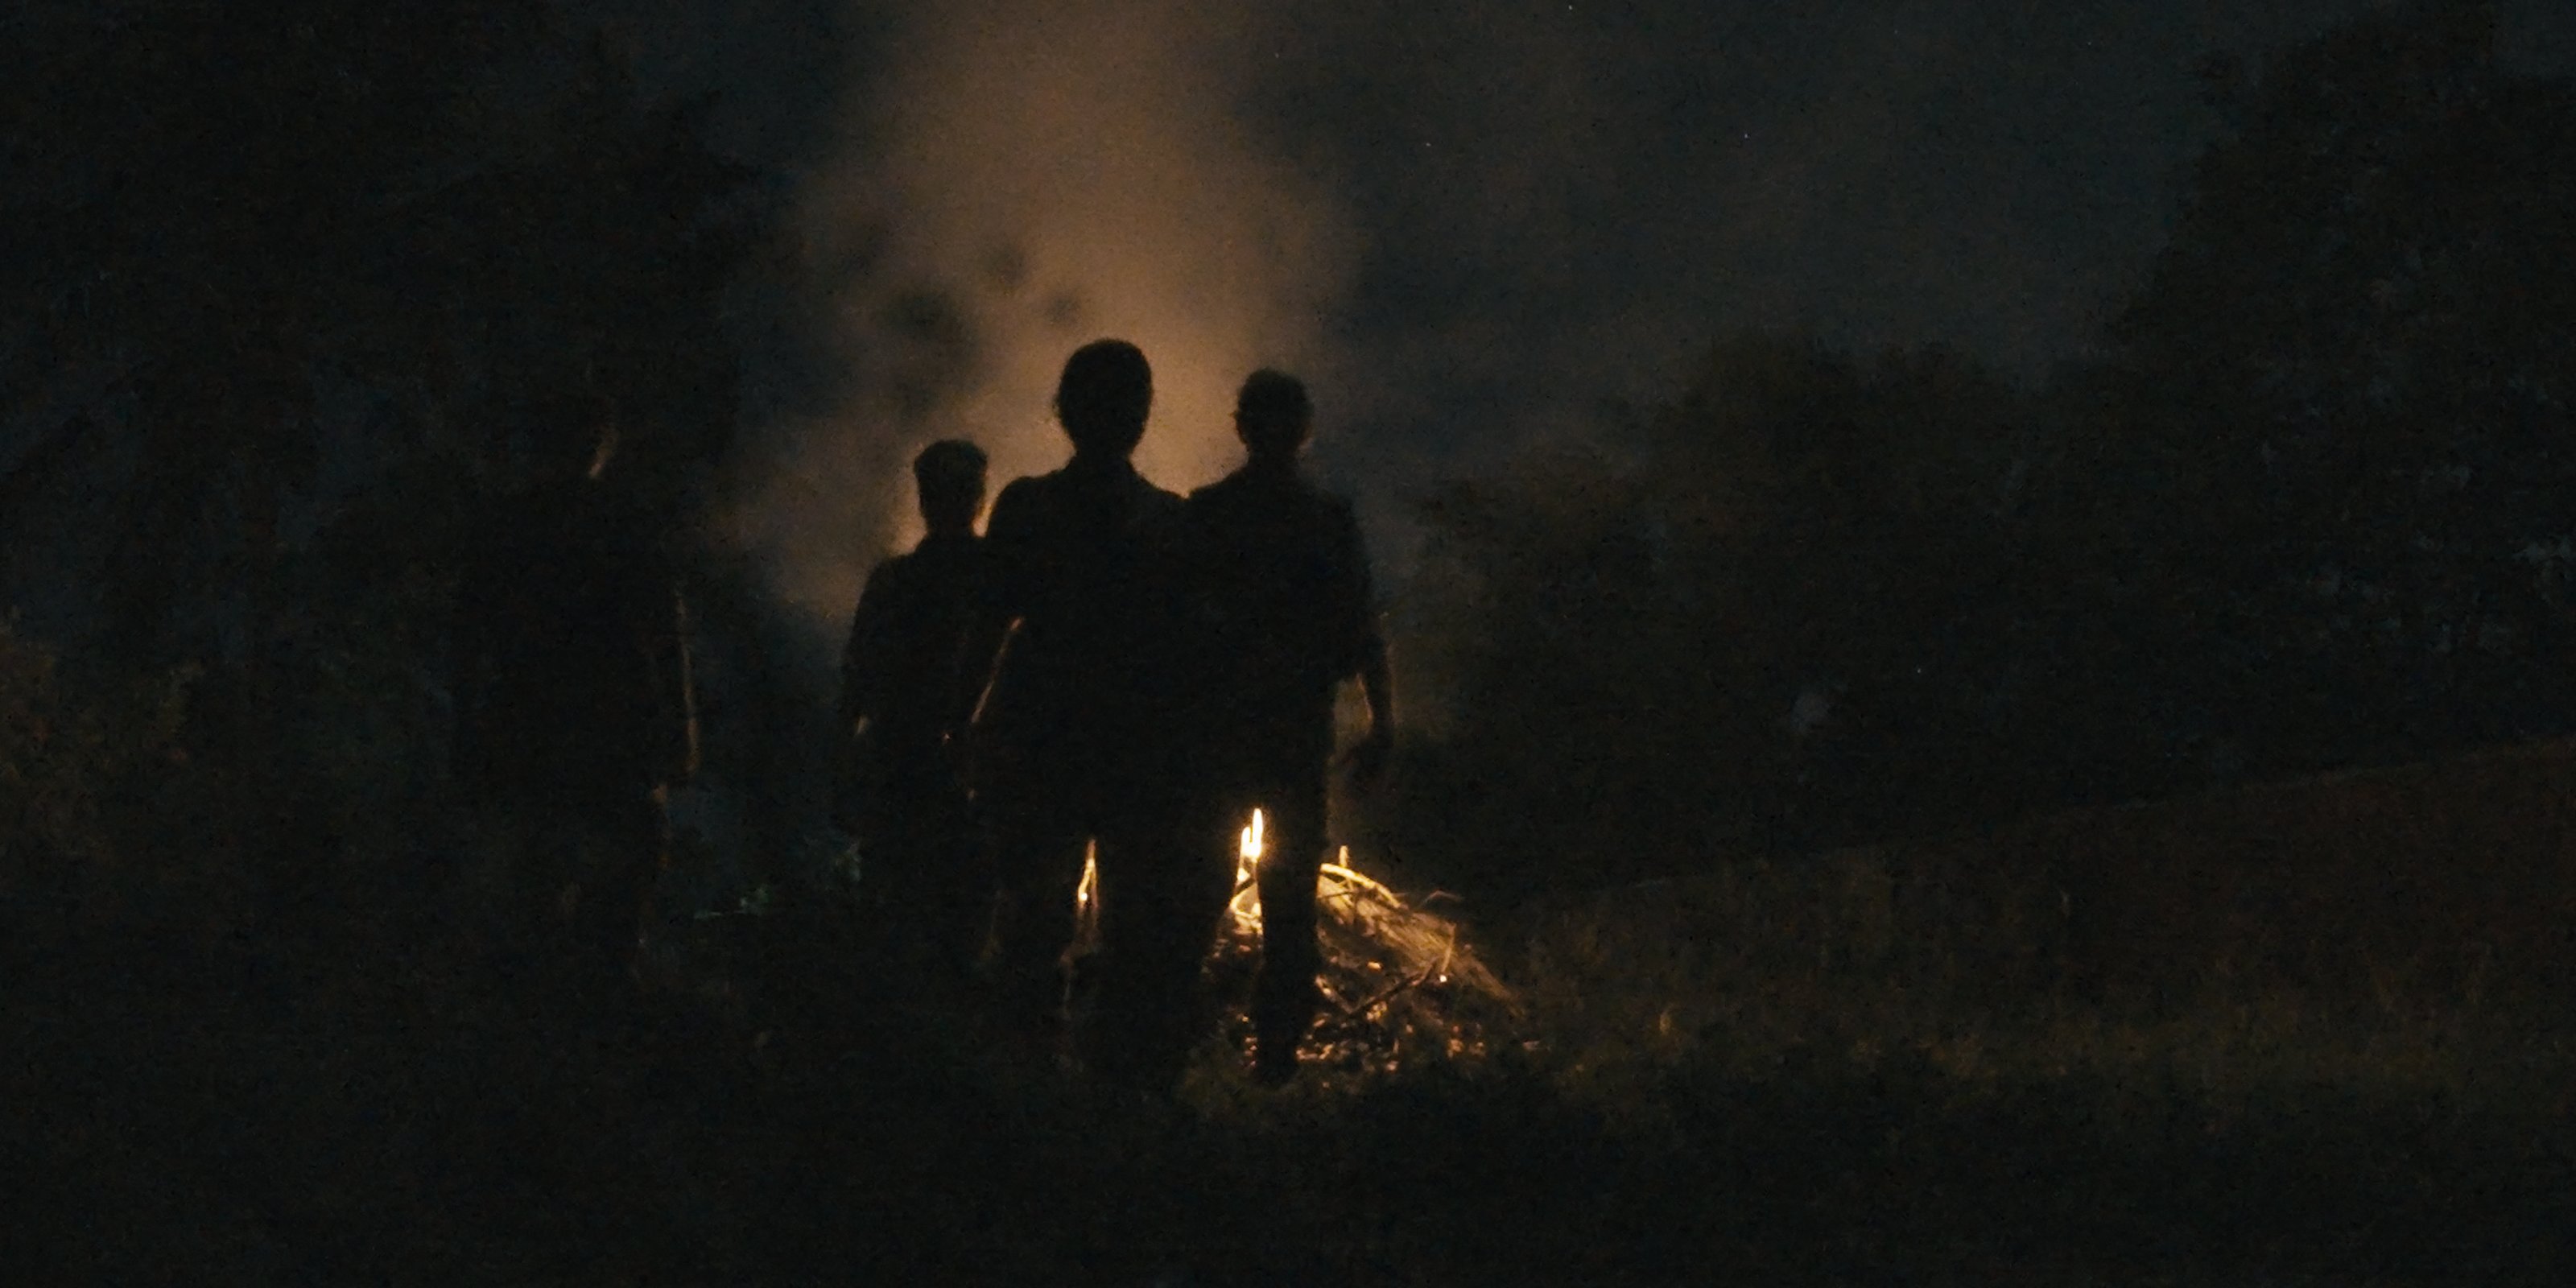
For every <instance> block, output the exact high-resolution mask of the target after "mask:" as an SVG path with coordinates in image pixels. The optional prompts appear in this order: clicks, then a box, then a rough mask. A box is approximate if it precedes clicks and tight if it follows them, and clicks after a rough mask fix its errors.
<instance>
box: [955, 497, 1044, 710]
mask: <svg viewBox="0 0 2576 1288" xmlns="http://www.w3.org/2000/svg"><path fill="white" fill-rule="evenodd" d="M1027 482H1028V480H1026V479H1021V480H1018V481H1016V482H1013V483H1012V484H1011V485H1010V486H1008V487H1005V488H1003V489H1002V494H1001V495H1000V496H999V497H996V498H994V501H993V513H992V515H991V517H989V518H987V519H986V520H985V522H984V582H983V585H982V586H981V587H980V588H979V593H978V595H977V604H976V608H975V612H974V616H973V618H972V620H971V622H970V624H969V626H968V627H967V631H966V639H965V655H964V657H963V659H962V665H961V666H960V667H959V675H958V679H959V682H960V685H961V689H962V692H961V701H962V705H963V709H964V711H965V719H966V724H967V726H968V727H970V728H971V727H972V726H973V725H974V724H975V723H976V722H977V721H978V720H980V719H981V718H982V716H983V712H984V704H985V703H986V702H988V701H990V699H991V695H992V684H993V681H994V679H995V678H996V677H997V676H999V675H1000V673H1001V669H1002V659H1003V656H1004V655H1005V654H1006V653H1007V652H1009V650H1010V644H1011V633H1012V631H1013V629H1014V628H1016V627H1017V626H1018V625H1019V622H1020V617H1021V615H1022V614H1023V613H1025V612H1026V611H1027V610H1028V599H1029V594H1030V587H1031V585H1032V583H1033V582H1034V580H1035V578H1036V575H1037V570H1036V567H1035V563H1036V557H1037V556H1036V550H1035V548H1034V547H1035V535H1034V534H1033V533H1032V532H1031V531H1030V527H1031V516H1030V513H1029V509H1030V504H1031V502H1030V500H1029V497H1030V493H1029V490H1028V488H1027V487H1026V486H1025V484H1026V483H1027Z"/></svg>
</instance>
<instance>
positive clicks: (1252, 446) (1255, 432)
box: [1234, 367, 1315, 465]
mask: <svg viewBox="0 0 2576 1288" xmlns="http://www.w3.org/2000/svg"><path fill="white" fill-rule="evenodd" d="M1314 421H1315V408H1314V404H1312V403H1309V402H1307V401H1306V382H1304V381H1302V380H1299V379H1298V378H1296V377H1295V376H1292V375H1289V374H1288V373H1287V372H1284V371H1273V370H1271V369H1270V368H1268V367H1264V368H1262V369H1261V370H1259V371H1256V372H1253V373H1252V374H1251V375H1250V376H1249V377H1247V378H1246V379H1245V380H1244V382H1243V390H1242V392H1240V393H1238V394H1236V395H1235V399H1234V433H1235V437H1237V438H1240V439H1242V440H1243V448H1244V450H1245V451H1248V452H1250V453H1252V459H1253V460H1254V461H1256V462H1259V463H1262V464H1265V465H1284V464H1287V463H1289V462H1291V461H1294V460H1296V459H1297V453H1298V452H1299V451H1300V450H1302V449H1303V448H1304V447H1305V446H1306V435H1307V432H1308V431H1309V430H1310V429H1311V428H1312V427H1313V425H1314Z"/></svg>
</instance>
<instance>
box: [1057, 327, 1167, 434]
mask: <svg viewBox="0 0 2576 1288" xmlns="http://www.w3.org/2000/svg"><path fill="white" fill-rule="evenodd" d="M1153 406H1154V370H1153V368H1151V367H1149V366H1147V365H1145V354H1144V351H1143V350H1141V349H1138V348H1137V347H1136V346H1135V345H1132V344H1129V343H1127V342H1126V341H1124V340H1094V341H1092V342H1091V343H1089V344H1086V345H1084V346H1082V347H1081V348H1079V349H1076V350H1074V351H1073V356H1072V357H1070V358H1067V359H1065V363H1064V376H1063V378H1062V379H1060V380H1058V381H1056V386H1055V416H1056V419H1057V420H1058V421H1059V422H1061V423H1062V424H1063V425H1064V433H1065V437H1067V438H1070V439H1072V440H1073V451H1074V454H1075V455H1076V456H1114V457H1119V458H1122V459H1123V458H1125V457H1126V456H1128V455H1129V454H1131V453H1133V452H1134V451H1135V450H1136V444H1137V442H1138V441H1139V440H1141V439H1143V438H1144V437H1145V415H1146V413H1147V412H1149V411H1151V410H1153Z"/></svg>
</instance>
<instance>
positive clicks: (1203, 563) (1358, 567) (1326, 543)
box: [1181, 371, 1395, 1081]
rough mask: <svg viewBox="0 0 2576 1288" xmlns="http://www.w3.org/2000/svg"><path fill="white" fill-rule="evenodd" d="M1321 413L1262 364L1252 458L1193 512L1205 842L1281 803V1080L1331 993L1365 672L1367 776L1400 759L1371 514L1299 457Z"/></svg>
mask: <svg viewBox="0 0 2576 1288" xmlns="http://www.w3.org/2000/svg"><path fill="white" fill-rule="evenodd" d="M1312 419H1313V415H1312V408H1311V406H1310V404H1309V403H1308V401H1307V397H1306V388H1305V386H1304V385H1303V384H1302V383H1300V382H1299V381H1298V380H1296V379H1295V378H1294V377H1291V376H1287V375H1283V374H1281V373H1279V372H1276V371H1258V372H1254V373H1253V374H1252V376H1251V377H1250V378H1249V379H1247V380H1245V381H1244V382H1243V388H1242V392H1241V394H1240V395H1239V397H1238V399H1237V401H1236V407H1235V433H1236V435H1237V436H1238V437H1240V438H1241V439H1242V440H1243V445H1244V448H1245V450H1246V451H1247V452H1248V453H1249V457H1250V459H1248V460H1247V461H1246V462H1245V464H1244V465H1243V467H1242V468H1241V469H1239V470H1237V471H1235V472H1234V473H1233V474H1231V475H1228V476H1227V477H1226V478H1224V479H1222V480H1220V481H1218V482H1216V483H1212V484H1210V485H1208V486H1206V487H1203V488H1200V489H1199V490H1198V491H1196V492H1194V493H1192V494H1191V495H1190V498H1189V501H1188V502H1187V503H1186V505H1185V506H1184V509H1183V513H1182V525H1181V527H1182V533H1183V535H1182V538H1181V540H1182V541H1183V543H1184V545H1183V554H1184V557H1185V558H1186V560H1187V562H1188V565H1189V571H1188V573H1187V582H1188V586H1189V594H1190V596H1191V599H1192V601H1193V606H1194V612H1195V614H1196V616H1197V618H1198V620H1199V623H1200V625H1199V628H1198V629H1199V630H1200V632H1202V633H1203V636H1204V645H1203V646H1204V647H1205V648H1207V649H1208V650H1209V658H1210V662H1209V668H1208V669H1209V671H1210V672H1211V676H1210V679H1209V680H1208V684H1209V688H1208V689H1207V691H1206V697H1205V698H1204V700H1203V701H1202V702H1201V703H1200V704H1199V706H1200V710H1199V712H1198V716H1197V720H1196V724H1197V734H1196V741H1197V742H1198V743H1199V744H1200V747H1201V750H1200V751H1199V752H1198V753H1197V754H1196V755H1194V756H1193V760H1194V761H1196V762H1197V764H1198V765H1199V767H1200V769H1201V771H1202V772H1203V773H1205V774H1206V775H1207V777H1206V779H1205V780H1204V781H1205V782H1206V783H1207V784H1208V791H1209V793H1210V796H1209V800H1210V802H1211V803H1212V806H1213V809H1214V814H1215V816H1214V818H1213V819H1211V820H1204V821H1203V822H1202V824H1201V826H1202V828H1203V829H1204V830H1203V831H1202V832H1201V833H1200V835H1199V837H1198V838H1197V841H1196V844H1198V845H1200V846H1201V847H1203V848H1213V849H1217V850H1219V851H1221V852H1224V853H1227V854H1231V853H1232V851H1233V849H1234V845H1235V836H1234V831H1235V829H1236V828H1239V827H1241V826H1242V825H1243V822H1244V820H1245V818H1246V816H1248V815H1249V814H1250V813H1251V812H1252V810H1253V809H1254V808H1255V807H1258V808H1260V809H1261V810H1263V811H1264V812H1265V815H1266V822H1267V827H1266V828H1265V832H1266V835H1265V838H1264V839H1265V849H1264V853H1263V855H1262V857H1261V860H1260V865H1259V867H1258V869H1257V873H1256V875H1257V880H1258V882H1259V885H1260V891H1261V940H1262V950H1261V970H1260V974H1259V976H1258V978H1257V979H1256V981H1255V983H1254V986H1253V1006H1252V1018H1253V1030H1254V1035H1255V1040H1256V1042H1257V1047H1256V1052H1257V1064H1256V1070H1257V1072H1258V1073H1259V1074H1260V1076H1262V1077H1263V1078H1264V1079H1265V1080H1271V1081H1277V1080H1282V1079H1285V1078H1287V1077H1288V1076H1290V1075H1292V1074H1293V1073H1294V1072H1295V1070H1296V1066H1297V1043H1298V1041H1299V1040H1300V1039H1301V1038H1302V1037H1303V1036H1304V1034H1305V1032H1306V1029H1307V1026H1308V1025H1309V1024H1310V1023H1312V1021H1313V1020H1314V1017H1315V1010H1316V1007H1317V1005H1318V1002H1319V1000H1320V999H1319V995H1318V993H1317V991H1316V984H1315V974H1316V970H1317V968H1318V967H1319V966H1320V965H1321V961H1320V958H1319V955H1318V951H1317V946H1316V941H1315V882H1316V876H1317V871H1318V869H1319V868H1321V867H1322V865H1323V861H1324V853H1325V848H1326V844H1327V841H1326V837H1327V830H1326V825H1327V819H1326V800H1327V776H1328V772H1329V770H1330V767H1331V760H1332V753H1333V699H1334V692H1335V688H1336V686H1337V685H1339V684H1340V683H1341V682H1342V681H1344V680H1347V679H1353V678H1356V679H1358V680H1359V681H1360V682H1361V684H1362V687H1363V689H1364V691H1365V693H1366V696H1367V699H1368V707H1369V729H1368V733H1367V735H1366V736H1365V737H1364V738H1363V739H1362V740H1361V742H1360V743H1359V744H1358V745H1357V746H1356V747H1355V748H1353V750H1352V754H1351V759H1352V762H1353V764H1354V766H1355V769H1356V771H1357V773H1358V775H1359V776H1360V777H1361V778H1362V780H1363V781H1368V780H1371V779H1374V778H1375V777H1376V776H1377V774H1378V773H1379V772H1381V771H1382V769H1383V768H1384V765H1385V762H1386V759H1387V753H1388V751H1389V750H1390V749H1391V748H1392V747H1393V745H1394V730H1395V705H1394V703H1395V689H1394V683H1393V679H1392V677H1391V675H1390V673H1389V671H1388V669H1387V661H1386V647H1385V644H1384V643H1383V641H1382V640H1381V638H1380V636H1379V634H1378V629H1377V615H1376V608H1375V605H1374V603H1373V602H1372V596H1371V592H1370V586H1369V567H1368V558H1367V555H1366V553H1365V552H1364V550H1363V548H1362V545H1361V541H1360V532H1359V525H1358V524H1357V523H1356V522H1355V521H1354V520H1353V518H1352V516H1351V507H1350V505H1349V504H1348V503H1347V502H1345V501H1343V500H1342V499H1341V498H1339V497H1335V496H1332V495H1330V494H1327V493H1325V492H1323V491H1321V490H1319V489H1318V488H1316V487H1315V486H1314V485H1313V484H1312V483H1309V482H1308V481H1307V480H1306V479H1305V478H1304V477H1302V476H1301V475H1300V473H1299V471H1298V468H1297V458H1298V455H1299V453H1300V452H1301V451H1302V450H1303V449H1304V448H1305V445H1306V439H1307V435H1308V431H1309V428H1310V426H1311V424H1312Z"/></svg>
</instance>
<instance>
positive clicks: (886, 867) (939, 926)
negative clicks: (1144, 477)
mask: <svg viewBox="0 0 2576 1288" xmlns="http://www.w3.org/2000/svg"><path fill="white" fill-rule="evenodd" d="M912 475H913V482H914V485H915V487H916V489H917V491H918V493H919V495H920V500H921V519H922V524H923V527H924V528H925V530H926V531H925V532H924V534H923V536H922V538H921V541H920V543H919V544H918V545H915V546H914V547H913V548H912V551H911V553H909V554H903V555H897V556H895V557H894V558H892V559H888V560H886V561H885V562H883V563H880V564H878V565H877V567H876V570H875V571H874V572H873V573H871V574H869V576H868V584H867V589H866V590H865V591H864V592H862V593H861V594H860V596H859V605H858V610H857V611H856V612H855V613H853V614H852V615H851V618H850V639H849V646H848V648H847V649H846V650H844V651H843V653H842V656H841V712H840V714H841V719H842V722H843V728H844V729H846V730H847V731H849V733H850V735H851V737H852V738H853V739H854V745H853V747H852V749H851V750H852V764H853V770H854V776H855V778H856V782H855V783H854V784H852V786H853V788H854V792H853V795H854V796H855V798H856V799H855V800H854V801H853V802H852V803H853V806H854V813H853V814H852V815H851V816H850V817H848V818H847V819H846V820H845V822H846V823H847V824H848V825H849V827H850V830H851V831H852V832H853V833H854V834H855V835H856V836H857V838H858V840H859V844H860V847H861V856H862V858H861V863H862V868H861V871H862V879H863V882H864V883H865V884H867V885H871V886H874V887H875V890H874V891H873V892H872V894H871V896H870V898H871V903H872V904H873V905H874V906H875V907H876V909H877V911H878V912H879V913H880V914H882V915H883V916H884V918H885V925H884V928H885V929H888V930H890V931H894V932H895V933H898V934H903V935H904V937H906V938H917V939H918V940H919V941H920V942H921V943H922V944H923V945H925V946H926V947H927V948H928V949H929V950H930V951H931V954H932V958H933V960H934V961H938V962H944V963H946V964H949V965H954V966H959V967H963V966H966V965H970V964H972V962H973V960H974V956H975V954H976V953H977V952H978V951H979V950H980V949H981V948H982V946H983V936H984V931H985V929H986V917H987V914H988V913H989V911H990V908H991V903H992V895H993V881H992V876H991V873H990V872H989V871H988V870H987V866H986V864H985V861H984V847H983V845H982V843H981V836H980V833H979V829H978V826H977V821H976V818H975V814H974V811H973V810H972V808H971V807H970V802H969V800H968V796H967V783H966V779H965V773H964V769H965V766H964V752H965V739H966V733H967V724H968V721H969V720H970V719H971V718H972V717H973V715H974V712H975V702H976V699H977V698H978V697H980V696H981V695H982V692H983V688H984V682H985V679H986V677H987V675H988V674H989V670H990V666H991V662H992V656H993V642H992V639H991V638H990V631H991V630H992V626H991V624H990V617H989V615H988V614H987V613H986V612H985V605H986V603H987V601H988V600H989V598H990V597H991V594H992V583H993V577H992V573H991V559H990V556H989V554H988V553H987V551H986V550H985V548H984V543H983V541H982V540H981V539H979V538H977V537H976V535H975V520H976V518H977V517H978V516H980V515H981V514H982V513H983V509H984V453H983V451H982V449H980V448H978V447H976V446H975V445H974V444H973V443H966V442H958V441H954V440H951V441H947V442H939V443H933V444H931V445H930V446H928V447H926V448H923V449H922V451H921V454H920V455H919V456H917V457H915V458H913V462H912ZM898 923H900V924H901V925H903V926H908V927H910V928H911V930H910V932H909V933H907V932H906V931H904V930H901V929H898V928H897V926H898Z"/></svg>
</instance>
